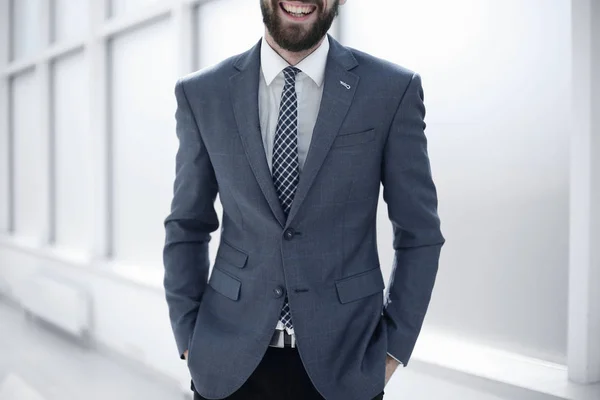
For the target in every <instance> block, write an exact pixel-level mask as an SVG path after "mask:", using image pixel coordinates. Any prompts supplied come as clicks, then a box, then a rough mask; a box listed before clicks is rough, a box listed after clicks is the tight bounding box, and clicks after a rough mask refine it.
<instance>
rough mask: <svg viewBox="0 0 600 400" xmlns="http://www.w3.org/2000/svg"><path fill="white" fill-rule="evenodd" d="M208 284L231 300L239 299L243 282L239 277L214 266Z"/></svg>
mask: <svg viewBox="0 0 600 400" xmlns="http://www.w3.org/2000/svg"><path fill="white" fill-rule="evenodd" d="M208 284H209V285H210V286H211V287H212V288H213V289H215V290H216V291H217V292H219V293H221V294H222V295H223V296H227V297H229V298H230V299H231V300H237V299H239V298H240V287H241V286H242V282H240V281H239V280H238V279H236V278H234V277H232V276H231V275H228V274H227V273H225V272H223V271H222V270H220V269H219V268H215V267H213V269H212V273H211V274H210V278H209V279H208Z"/></svg>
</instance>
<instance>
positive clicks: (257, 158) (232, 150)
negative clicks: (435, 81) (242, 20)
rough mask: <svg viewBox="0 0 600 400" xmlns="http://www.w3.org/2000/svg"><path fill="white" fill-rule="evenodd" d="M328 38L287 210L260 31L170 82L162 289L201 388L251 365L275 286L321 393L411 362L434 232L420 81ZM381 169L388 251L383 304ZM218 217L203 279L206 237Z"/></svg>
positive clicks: (341, 394)
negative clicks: (270, 147)
mask: <svg viewBox="0 0 600 400" xmlns="http://www.w3.org/2000/svg"><path fill="white" fill-rule="evenodd" d="M329 39H330V41H331V47H330V51H329V55H328V59H327V67H326V73H325V82H324V92H323V98H322V102H321V108H320V111H319V115H318V119H317V123H316V126H315V129H314V134H313V138H312V142H311V145H310V149H309V153H308V156H307V159H306V163H305V166H304V170H303V173H302V174H301V176H300V181H299V184H298V187H297V191H296V194H295V197H294V201H293V205H292V208H291V210H290V214H289V216H288V218H287V220H286V219H285V217H284V213H283V211H282V208H281V205H280V203H279V200H278V198H277V194H276V192H275V189H274V186H273V181H272V178H271V174H270V172H269V169H268V166H267V160H266V157H265V151H264V148H263V144H262V139H261V132H260V126H259V119H258V84H259V74H260V42H259V43H257V44H256V45H255V46H254V47H253V48H252V49H250V50H249V51H247V52H245V53H243V54H241V55H238V56H235V57H232V58H229V59H227V60H225V61H223V62H221V63H220V64H218V65H216V66H214V67H212V68H210V69H205V70H202V71H198V72H195V73H193V74H190V75H188V76H186V77H184V78H182V79H180V80H179V81H178V82H177V84H176V87H175V95H176V98H177V111H176V121H177V136H178V138H179V150H178V152H177V157H176V165H177V167H176V178H175V185H174V198H173V202H172V209H171V213H170V215H169V216H168V217H167V219H166V221H165V227H166V244H165V248H164V265H165V276H164V287H165V290H166V299H167V302H168V306H169V311H170V319H171V324H172V327H173V331H174V335H175V340H176V343H177V347H178V349H179V352H180V354H181V353H183V352H184V351H185V350H186V349H189V357H188V366H189V370H190V373H191V376H192V379H193V382H194V385H195V387H196V389H197V390H198V392H199V393H200V394H201V395H202V396H204V397H206V398H209V399H216V398H223V397H226V396H228V395H230V394H232V393H233V392H234V391H236V390H237V389H238V388H239V387H240V386H241V385H242V384H243V383H244V381H245V380H246V379H247V378H248V377H249V376H250V374H251V373H252V372H253V370H254V369H255V368H256V367H257V365H258V364H259V362H260V361H261V359H262V357H263V355H264V353H265V351H266V350H267V347H268V344H269V341H270V339H271V336H272V334H273V331H274V329H275V326H276V325H277V320H278V318H279V315H280V312H281V307H282V304H283V301H284V296H285V295H286V294H287V296H288V298H289V303H290V308H291V313H292V320H293V323H294V330H295V332H296V336H297V346H298V351H299V352H300V356H301V359H302V361H303V363H304V366H305V368H306V370H307V372H308V374H309V376H310V378H311V380H312V382H313V384H314V385H315V387H316V388H317V389H318V391H319V392H320V393H321V394H322V395H323V397H325V398H326V399H329V400H366V399H371V398H372V397H374V396H375V395H377V394H378V393H380V392H381V391H382V390H383V388H384V382H385V359H386V352H389V353H390V354H392V355H394V356H395V357H396V358H397V359H399V360H401V361H402V362H403V363H404V364H405V365H407V364H408V361H409V358H410V356H411V353H412V350H413V347H414V346H415V342H416V340H417V336H418V334H419V331H420V329H421V326H422V323H423V319H424V316H425V312H426V310H427V308H428V304H429V300H430V297H431V292H432V289H433V285H434V281H435V277H436V273H437V269H438V259H439V254H440V249H441V247H442V244H443V243H444V238H443V236H442V234H441V232H440V222H439V218H438V215H437V196H436V189H435V186H434V183H433V181H432V178H431V172H430V167H429V159H428V155H427V141H426V138H425V135H424V129H425V122H424V117H425V108H424V105H423V91H422V87H421V79H420V77H419V75H418V74H415V73H413V72H410V71H408V70H406V69H404V68H402V67H399V66H397V65H394V64H392V63H389V62H386V61H383V60H380V59H377V58H374V57H372V56H370V55H368V54H365V53H362V52H359V51H357V50H354V49H349V48H347V47H344V46H342V45H341V44H340V43H338V42H337V41H336V40H334V39H333V38H332V37H329ZM380 183H382V184H383V198H384V200H385V202H386V204H387V209H388V213H389V217H390V220H391V222H392V226H393V232H394V240H393V248H394V250H395V258H394V266H393V274H392V277H391V280H390V283H389V287H388V294H387V296H386V299H387V301H386V302H385V304H384V301H383V300H384V293H383V289H384V279H383V275H382V271H381V268H380V264H379V256H378V253H377V243H376V210H377V203H378V199H379V190H380ZM217 193H218V194H219V198H220V200H221V203H222V205H223V215H222V221H221V225H219V219H218V218H217V214H216V212H215V209H214V202H215V198H216V195H217ZM219 227H220V228H221V241H220V244H219V248H218V252H217V255H216V261H215V264H214V266H213V269H212V273H211V274H210V277H209V276H208V273H209V264H210V261H209V255H208V242H209V240H210V238H211V233H212V232H214V231H216V230H217V229H219Z"/></svg>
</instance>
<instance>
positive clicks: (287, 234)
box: [283, 228, 296, 240]
mask: <svg viewBox="0 0 600 400" xmlns="http://www.w3.org/2000/svg"><path fill="white" fill-rule="evenodd" d="M294 235H296V232H295V231H294V230H293V229H292V228H287V229H286V230H285V232H284V233H283V237H284V238H285V240H292V239H293V238H294Z"/></svg>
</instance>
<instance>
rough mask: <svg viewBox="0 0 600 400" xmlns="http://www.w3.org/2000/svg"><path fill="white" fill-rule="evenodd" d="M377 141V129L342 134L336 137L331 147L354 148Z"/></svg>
mask: <svg viewBox="0 0 600 400" xmlns="http://www.w3.org/2000/svg"><path fill="white" fill-rule="evenodd" d="M374 139H375V129H369V130H368V131H362V132H351V133H340V134H338V135H337V136H336V138H335V140H334V141H333V144H332V145H331V147H346V146H354V145H358V144H362V143H368V142H371V141H372V140H374Z"/></svg>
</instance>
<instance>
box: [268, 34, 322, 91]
mask: <svg viewBox="0 0 600 400" xmlns="http://www.w3.org/2000/svg"><path fill="white" fill-rule="evenodd" d="M327 53H329V38H328V37H327V35H325V39H324V40H323V42H322V43H321V45H320V46H319V47H318V48H317V49H316V50H315V51H313V52H312V53H311V54H309V55H308V57H306V58H305V59H303V60H302V61H300V62H299V63H298V64H297V65H296V68H298V69H300V70H301V71H302V72H304V73H305V74H306V75H308V76H309V77H310V78H311V79H312V80H313V81H314V82H315V83H316V84H317V86H321V85H322V84H323V80H324V79H325V66H326V64H327ZM260 65H261V69H262V72H263V75H264V77H265V81H266V83H267V86H268V85H270V84H271V83H272V82H273V80H274V79H275V77H276V76H277V75H279V73H280V72H281V71H283V69H284V68H285V67H288V66H289V65H290V64H289V63H288V62H287V61H285V60H284V59H283V58H282V57H281V56H280V55H279V54H277V52H276V51H275V50H273V48H272V47H271V46H270V45H269V43H267V41H266V39H265V38H264V36H263V38H262V43H261V46H260Z"/></svg>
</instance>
